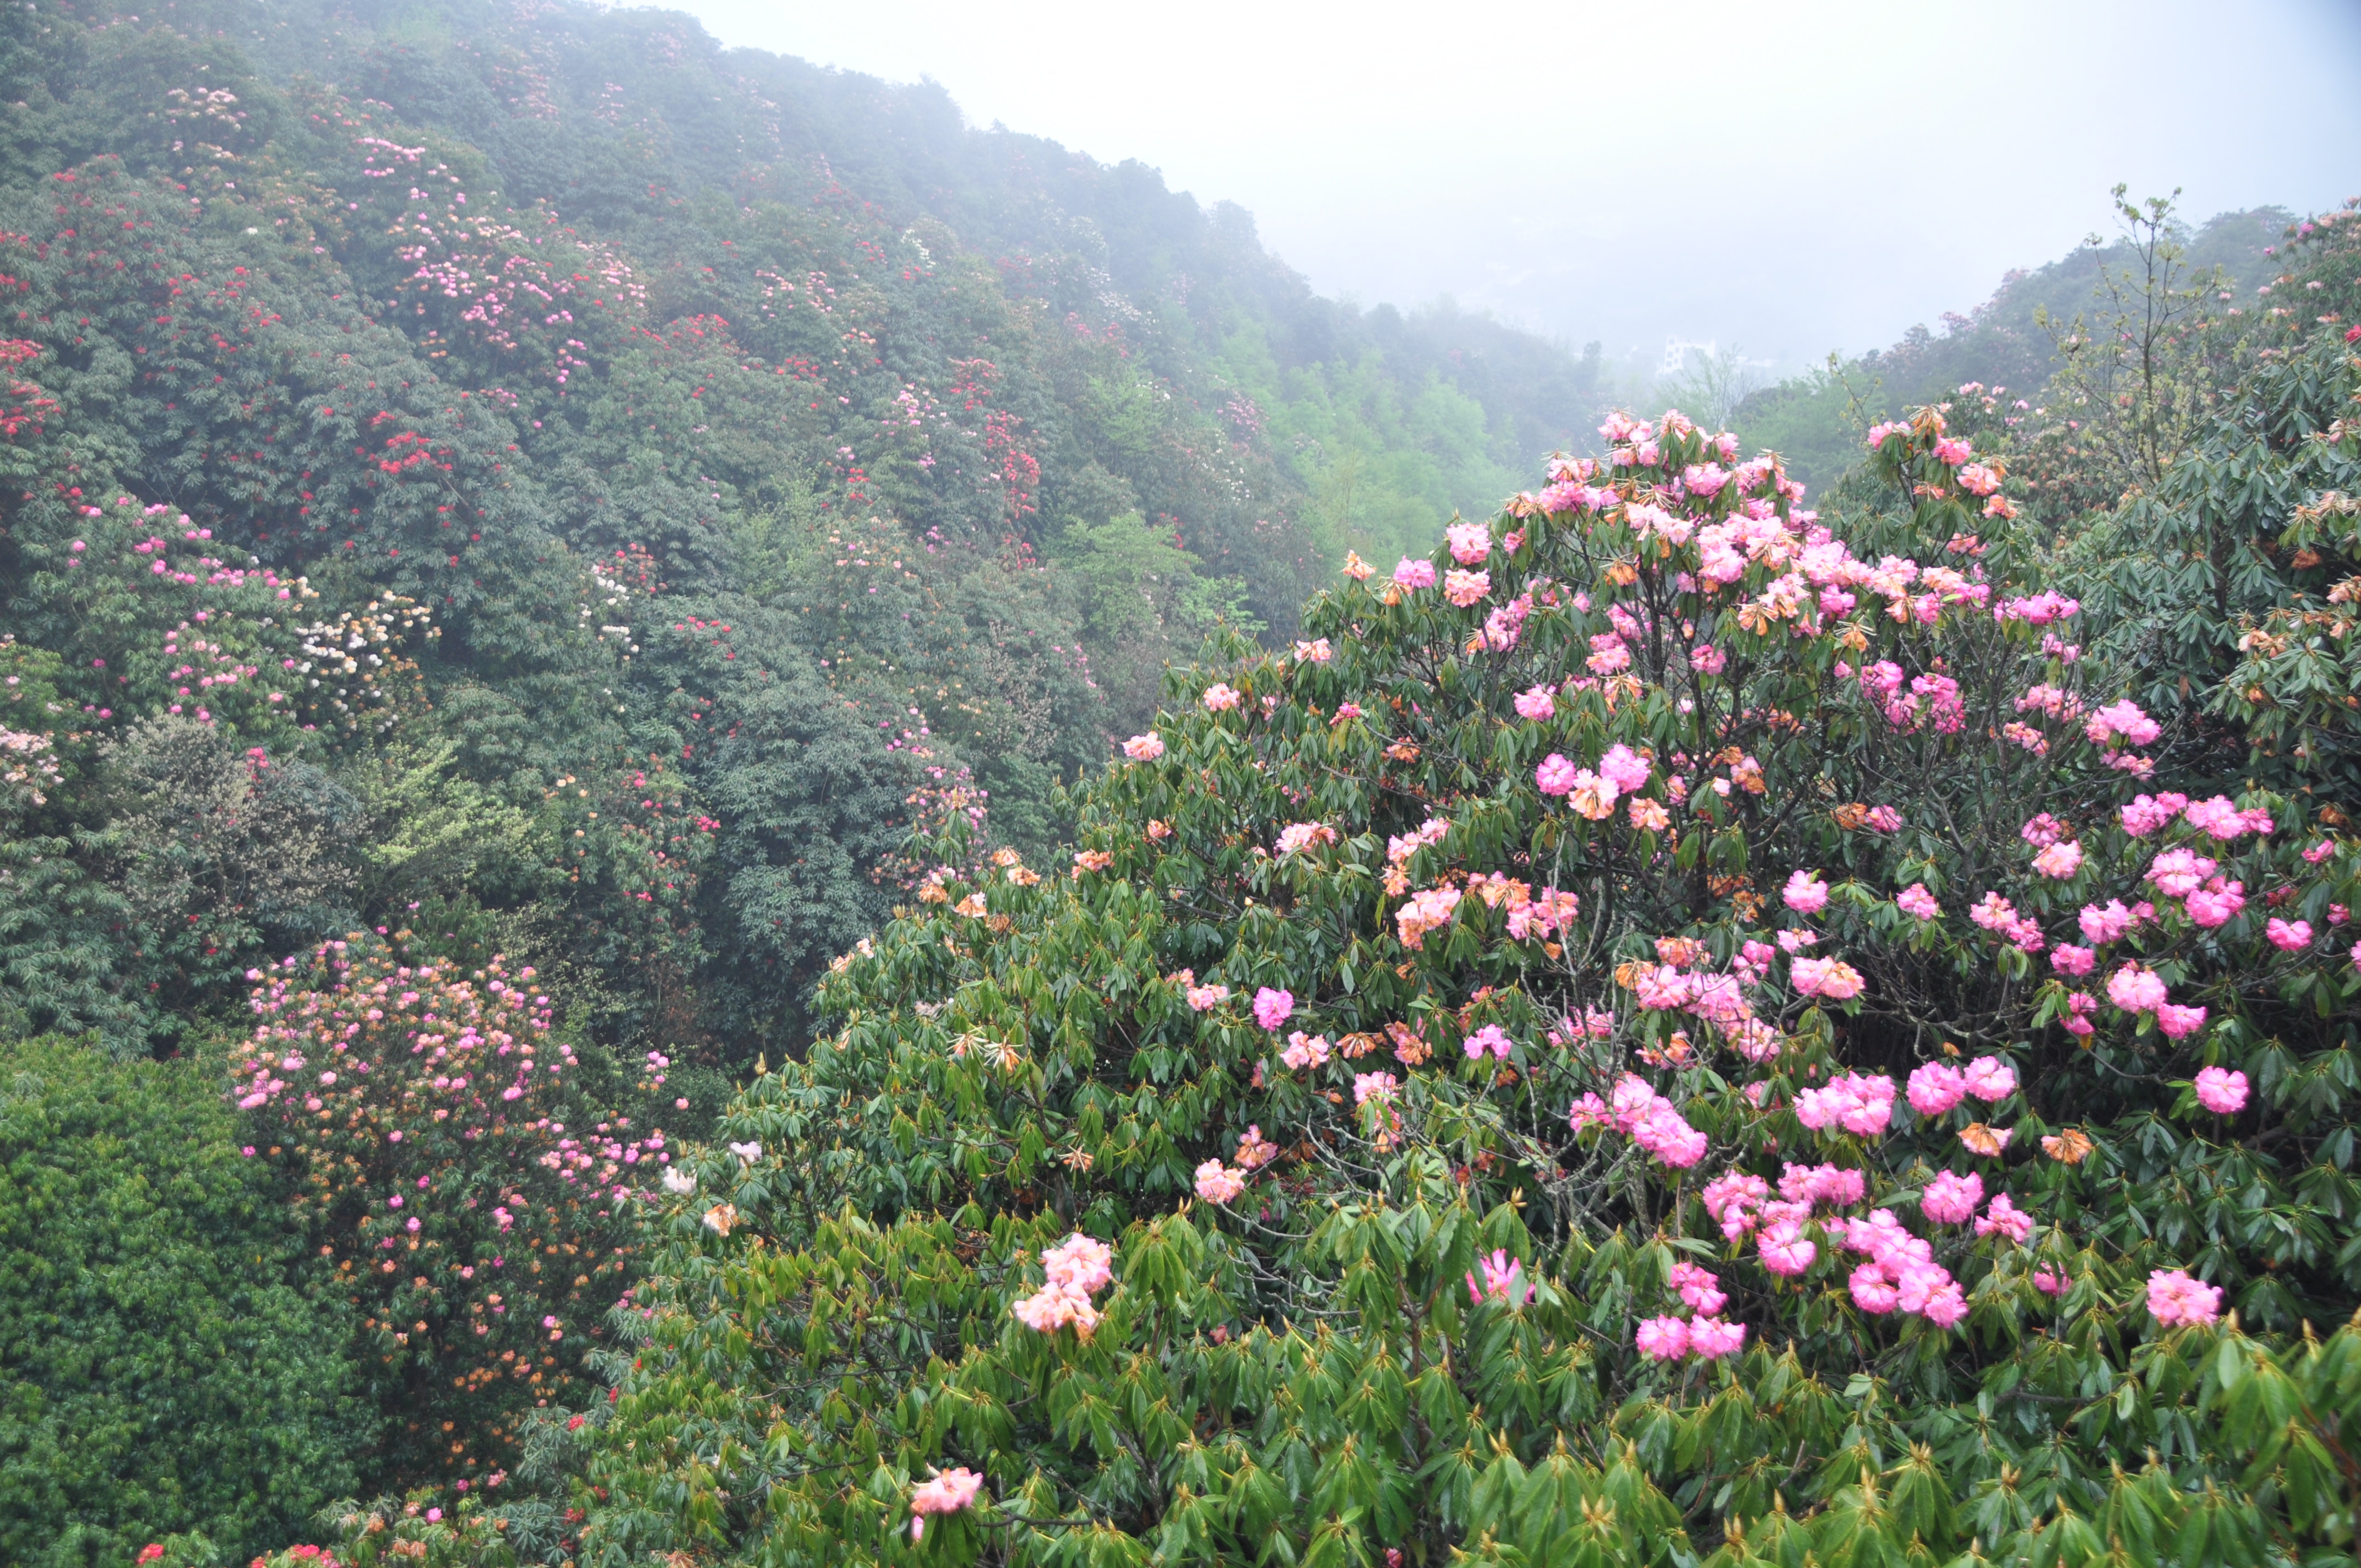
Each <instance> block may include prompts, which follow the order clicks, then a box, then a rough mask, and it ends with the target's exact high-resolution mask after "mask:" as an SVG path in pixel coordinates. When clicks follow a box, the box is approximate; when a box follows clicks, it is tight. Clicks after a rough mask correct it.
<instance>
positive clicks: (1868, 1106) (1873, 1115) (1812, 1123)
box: [1795, 959, 1894, 1137]
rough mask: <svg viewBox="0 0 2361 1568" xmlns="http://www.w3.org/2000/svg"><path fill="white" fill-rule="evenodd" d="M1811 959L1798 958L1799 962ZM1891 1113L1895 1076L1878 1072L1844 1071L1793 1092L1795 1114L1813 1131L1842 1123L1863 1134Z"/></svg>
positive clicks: (1879, 1130) (1880, 1125)
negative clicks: (1821, 1085)
mask: <svg viewBox="0 0 2361 1568" xmlns="http://www.w3.org/2000/svg"><path fill="white" fill-rule="evenodd" d="M1810 961H1811V960H1809V959H1803V960H1799V963H1798V967H1801V964H1802V963H1808V962H1810ZM1893 1116H1894V1080H1892V1079H1890V1078H1887V1077H1885V1076H1884V1075H1883V1074H1882V1073H1881V1074H1878V1075H1877V1076H1875V1077H1863V1076H1862V1075H1861V1074H1860V1073H1857V1072H1849V1073H1846V1074H1845V1075H1844V1076H1843V1077H1841V1078H1839V1079H1836V1080H1832V1081H1830V1082H1829V1083H1828V1085H1827V1086H1826V1087H1824V1088H1817V1089H1806V1090H1805V1091H1802V1092H1801V1093H1799V1094H1797V1095H1796V1096H1795V1117H1796V1119H1797V1120H1798V1121H1800V1122H1802V1123H1803V1124H1804V1125H1806V1127H1809V1128H1811V1129H1812V1130H1813V1131H1814V1132H1822V1131H1825V1130H1827V1129H1828V1128H1829V1127H1841V1128H1842V1129H1843V1130H1844V1131H1846V1132H1849V1133H1857V1134H1859V1135H1861V1136H1862V1137H1873V1136H1875V1135H1877V1134H1879V1133H1882V1132H1883V1131H1885V1127H1886V1124H1887V1123H1888V1122H1890V1121H1891V1120H1892V1119H1893Z"/></svg>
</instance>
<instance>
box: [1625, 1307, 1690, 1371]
mask: <svg viewBox="0 0 2361 1568" xmlns="http://www.w3.org/2000/svg"><path fill="white" fill-rule="evenodd" d="M1632 1343H1634V1344H1636V1345H1637V1346H1638V1347H1639V1350H1640V1354H1642V1355H1644V1356H1647V1357H1648V1358H1649V1359H1651V1360H1653V1361H1678V1360H1679V1359H1680V1358H1681V1357H1683V1356H1685V1355H1686V1354H1688V1353H1689V1325H1688V1323H1687V1322H1686V1321H1685V1320H1683V1319H1680V1318H1669V1317H1666V1318H1647V1319H1643V1320H1642V1321H1641V1323H1640V1327H1639V1329H1638V1330H1637V1331H1636V1332H1634V1333H1633V1335H1632Z"/></svg>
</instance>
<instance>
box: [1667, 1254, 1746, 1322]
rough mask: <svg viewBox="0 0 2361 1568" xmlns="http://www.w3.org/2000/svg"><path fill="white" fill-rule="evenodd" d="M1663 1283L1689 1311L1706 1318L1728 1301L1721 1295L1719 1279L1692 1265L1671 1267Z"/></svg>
mask: <svg viewBox="0 0 2361 1568" xmlns="http://www.w3.org/2000/svg"><path fill="white" fill-rule="evenodd" d="M1664 1283H1665V1284H1667V1285H1669V1286H1671V1287H1672V1288H1673V1289H1674V1290H1675V1292H1676V1293H1677V1294H1678V1295H1679V1296H1680V1299H1682V1300H1683V1301H1685V1302H1686V1303H1687V1304H1688V1306H1689V1308H1690V1310H1693V1311H1698V1312H1703V1313H1706V1314H1708V1316H1710V1315H1711V1314H1713V1313H1715V1312H1719V1311H1720V1310H1721V1309H1722V1307H1723V1306H1724V1304H1726V1303H1727V1302H1728V1301H1729V1299H1730V1298H1729V1297H1728V1296H1726V1295H1724V1294H1723V1293H1722V1290H1721V1278H1720V1277H1719V1275H1717V1274H1715V1273H1714V1272H1713V1271H1712V1270H1711V1269H1709V1268H1700V1267H1698V1266H1697V1265H1696V1264H1694V1263H1686V1262H1684V1263H1676V1264H1675V1265H1673V1266H1672V1270H1671V1272H1670V1273H1668V1274H1667V1275H1666V1276H1665V1277H1664Z"/></svg>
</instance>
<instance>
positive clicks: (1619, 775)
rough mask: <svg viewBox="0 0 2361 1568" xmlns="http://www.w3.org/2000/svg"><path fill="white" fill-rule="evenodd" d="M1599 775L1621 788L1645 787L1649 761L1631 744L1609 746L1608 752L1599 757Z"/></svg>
mask: <svg viewBox="0 0 2361 1568" xmlns="http://www.w3.org/2000/svg"><path fill="white" fill-rule="evenodd" d="M1598 776H1599V777H1601V778H1603V779H1605V780H1607V781H1608V782H1609V783H1610V784H1613V785H1614V786H1615V787H1616V788H1617V789H1619V790H1635V789H1641V788H1644V787H1645V786H1646V784H1647V783H1648V762H1647V759H1646V758H1644V757H1642V756H1641V755H1640V754H1639V753H1637V752H1635V751H1632V750H1631V748H1630V747H1629V746H1625V745H1622V744H1620V742H1619V743H1618V744H1616V745H1613V746H1609V748H1608V749H1607V754H1606V755H1605V756H1603V757H1601V758H1599V759H1598Z"/></svg>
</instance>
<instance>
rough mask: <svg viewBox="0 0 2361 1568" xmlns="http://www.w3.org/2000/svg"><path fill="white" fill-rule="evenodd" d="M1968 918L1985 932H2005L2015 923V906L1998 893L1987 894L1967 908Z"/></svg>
mask: <svg viewBox="0 0 2361 1568" xmlns="http://www.w3.org/2000/svg"><path fill="white" fill-rule="evenodd" d="M1968 918H1969V919H1971V920H1972V921H1974V922H1975V923H1976V924H1977V925H1979V926H1981V927H1983V928H1984V929H1985V930H1987V931H2005V930H2007V929H2008V928H2009V927H2011V926H2013V925H2015V923H2016V905H2014V904H2011V903H2010V902H2009V901H2008V900H2007V899H2005V898H2003V897H2002V896H2001V895H2000V894H1998V893H1994V892H1987V893H1985V894H1984V895H1983V896H1982V898H1979V899H1977V900H1976V901H1975V903H1973V904H1972V905H1969V906H1968Z"/></svg>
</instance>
